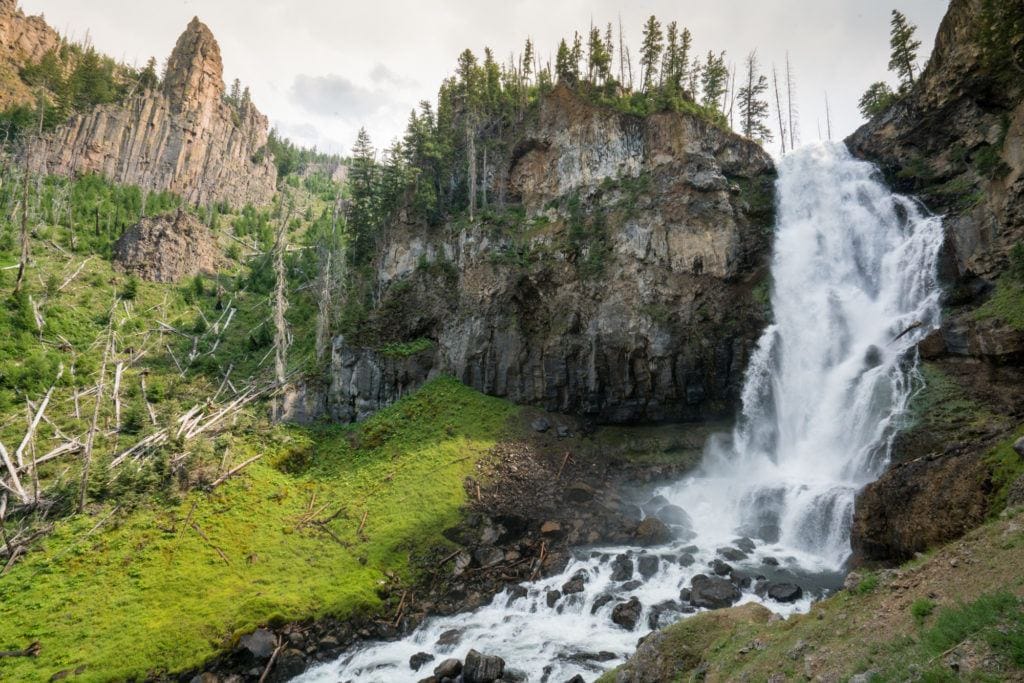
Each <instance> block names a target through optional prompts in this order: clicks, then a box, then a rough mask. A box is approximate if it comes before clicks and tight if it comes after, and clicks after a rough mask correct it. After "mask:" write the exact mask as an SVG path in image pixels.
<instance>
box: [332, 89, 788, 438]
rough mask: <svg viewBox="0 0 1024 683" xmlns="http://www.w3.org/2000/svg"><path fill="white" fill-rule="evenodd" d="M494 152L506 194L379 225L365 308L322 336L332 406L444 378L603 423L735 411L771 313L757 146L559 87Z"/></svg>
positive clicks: (766, 173) (769, 168)
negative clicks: (466, 207) (351, 329)
mask: <svg viewBox="0 0 1024 683" xmlns="http://www.w3.org/2000/svg"><path fill="white" fill-rule="evenodd" d="M507 149H508V150H510V153H508V154H506V155H504V156H503V157H502V158H500V159H499V160H498V161H497V162H494V164H493V167H492V168H493V175H492V176H490V177H491V178H492V181H491V182H492V187H491V192H492V195H493V196H502V197H505V198H506V199H507V200H508V201H509V202H512V205H510V206H506V207H505V209H504V210H499V211H496V212H488V211H485V212H483V216H484V217H483V218H482V219H481V220H477V221H474V222H469V221H465V220H463V221H461V222H455V223H451V224H449V225H447V226H444V227H442V228H439V229H433V228H429V227H425V226H421V225H410V224H403V223H401V222H399V223H396V224H394V225H392V226H391V227H390V228H389V229H388V230H387V231H386V234H384V235H383V236H382V239H381V240H380V248H379V252H378V254H377V256H376V259H375V262H374V266H373V274H372V277H373V278H374V281H375V286H376V290H377V293H378V298H377V301H378V303H377V305H376V306H375V307H374V308H373V310H372V311H371V313H370V315H369V318H368V320H367V322H366V324H365V325H364V327H363V331H362V332H361V334H360V335H359V338H352V339H346V338H344V337H343V338H339V339H337V340H336V341H335V344H334V353H333V360H332V366H331V373H330V391H329V397H328V405H329V410H330V412H331V413H332V415H333V417H335V418H336V419H340V420H346V421H347V420H354V419H362V418H363V417H366V416H367V415H368V414H370V413H371V412H373V411H374V410H376V409H378V408H380V407H381V406H383V405H386V404H388V403H391V402H393V401H394V400H395V399H396V398H398V397H399V396H401V395H402V394H404V393H406V392H408V391H409V390H411V389H413V388H415V387H416V386H419V385H420V384H421V383H422V382H423V381H424V380H425V379H426V378H428V377H430V376H433V375H436V374H439V373H448V374H452V375H454V376H455V377H457V378H459V379H461V380H462V381H463V382H464V383H465V384H467V385H469V386H471V387H473V388H475V389H477V390H479V391H482V392H484V393H487V394H491V395H495V396H501V397H506V398H509V399H511V400H513V401H516V402H518V403H523V404H532V405H536V406H541V407H544V408H546V409H548V410H555V411H560V412H569V413H575V414H580V415H584V416H588V417H591V418H593V419H596V420H599V421H605V422H635V421H662V420H676V421H679V420H703V419H709V418H717V417H722V416H727V415H731V411H732V409H733V407H734V406H735V404H736V402H737V398H738V395H739V390H740V386H741V384H742V378H743V372H744V369H745V367H746V361H747V357H748V355H749V351H750V349H751V348H752V346H753V343H754V342H755V341H756V338H757V336H758V334H759V333H760V331H761V329H762V328H763V327H764V325H765V323H766V320H767V310H766V304H765V301H766V297H765V296H764V294H765V291H766V290H765V289H764V288H763V287H761V288H759V285H761V284H763V278H764V269H763V268H762V264H763V262H764V261H765V257H766V255H767V253H768V250H769V242H770V234H771V222H772V218H771V212H772V211H771V202H772V180H773V177H774V168H773V165H772V162H771V160H770V158H769V157H768V155H767V154H765V153H764V152H763V151H762V150H761V148H760V147H758V146H757V145H756V144H754V143H751V142H749V141H745V140H742V139H741V138H739V137H738V136H736V135H734V134H732V133H729V132H726V131H723V130H721V129H720V128H718V127H716V126H715V125H713V124H711V123H708V122H706V121H704V120H702V119H701V118H698V117H696V116H691V115H688V114H675V113H673V114H668V113H666V114H657V115H652V116H648V117H644V118H640V117H635V116H630V115H625V114H622V113H619V112H616V111H614V110H611V109H607V108H603V107H599V106H596V105H594V104H592V103H589V102H587V101H585V100H584V99H582V98H581V97H579V96H577V95H576V94H575V93H573V92H572V91H571V90H569V89H567V88H565V87H559V88H557V89H556V90H555V91H554V92H553V93H551V94H549V95H547V96H545V98H544V99H543V100H542V102H541V103H540V105H539V109H538V111H537V112H536V114H535V116H533V117H531V118H530V119H529V120H528V121H527V122H526V123H524V124H523V125H522V126H521V127H520V128H519V129H518V130H517V131H516V133H515V135H514V139H513V140H511V141H510V144H509V145H508V147H507Z"/></svg>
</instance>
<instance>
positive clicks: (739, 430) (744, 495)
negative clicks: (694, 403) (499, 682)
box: [299, 143, 943, 683]
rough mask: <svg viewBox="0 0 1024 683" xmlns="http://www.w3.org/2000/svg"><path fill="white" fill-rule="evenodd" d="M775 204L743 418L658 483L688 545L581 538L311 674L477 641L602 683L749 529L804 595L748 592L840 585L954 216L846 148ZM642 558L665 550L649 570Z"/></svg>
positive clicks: (348, 670) (899, 405)
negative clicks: (621, 622)
mask: <svg viewBox="0 0 1024 683" xmlns="http://www.w3.org/2000/svg"><path fill="white" fill-rule="evenodd" d="M776 207H777V219H776V228H775V230H776V232H775V246H774V255H773V260H772V266H771V273H772V279H773V283H772V296H771V303H772V310H773V316H774V322H773V323H772V325H771V326H770V327H769V328H768V329H767V330H765V332H764V334H763V335H762V337H761V339H760V341H759V342H758V345H757V348H756V349H755V351H754V353H753V354H752V358H751V361H750V365H749V368H748V371H747V377H746V382H745V386H744V391H743V409H742V413H741V415H740V418H739V420H738V423H737V427H736V429H735V430H734V432H733V434H731V435H723V436H720V437H716V438H714V439H712V440H711V441H710V442H709V444H708V446H707V449H706V454H705V458H704V462H703V464H702V466H701V467H700V468H699V470H698V471H697V472H696V473H694V474H693V475H690V476H688V477H686V478H684V479H683V480H681V481H679V482H677V483H675V484H672V485H669V486H665V487H662V488H660V489H657V490H655V491H652V492H649V494H648V495H649V496H651V497H652V498H655V499H657V500H659V501H661V503H660V504H665V503H666V502H667V503H670V504H674V505H677V506H679V507H681V508H683V510H685V511H686V513H687V514H688V516H689V518H690V520H691V523H690V524H689V525H688V527H689V528H686V529H680V530H679V538H678V539H677V540H676V541H674V542H673V543H670V544H667V545H665V546H661V547H657V548H648V549H640V548H633V547H602V548H588V549H580V550H577V551H576V554H575V559H574V560H573V561H571V562H570V564H569V566H568V567H567V568H566V569H565V571H564V572H563V573H561V574H559V575H557V576H552V577H548V578H546V579H543V580H541V581H537V582H534V583H530V584H523V586H522V588H525V589H526V592H527V594H526V595H525V596H519V597H516V595H515V594H514V593H513V591H512V590H509V591H505V592H503V593H501V594H499V595H498V596H496V597H495V598H494V600H493V601H492V602H491V603H490V604H489V605H487V606H485V607H482V608H480V609H478V610H476V611H474V612H471V613H467V614H460V615H455V616H451V617H443V618H442V617H438V618H432V619H429V620H427V621H426V622H425V623H424V624H423V625H421V626H420V627H419V628H418V629H417V630H416V631H415V632H413V633H412V634H411V635H409V636H408V637H406V638H405V639H403V640H400V641H395V642H388V643H375V644H368V645H366V646H363V647H361V648H360V649H357V650H355V651H352V652H349V653H347V654H345V655H344V656H342V657H341V658H340V659H339V660H337V661H335V662H332V663H329V664H325V665H323V666H320V667H317V668H315V669H313V670H311V671H309V672H307V673H306V674H304V675H303V676H301V677H300V678H299V680H301V681H304V682H307V683H326V682H328V681H330V682H332V683H333V682H335V681H349V680H352V681H389V682H391V681H418V680H420V679H421V678H423V677H425V676H428V675H430V672H431V671H432V670H433V667H434V666H435V665H436V664H438V663H439V662H440V661H441V660H443V659H445V658H447V657H458V658H460V659H461V658H464V657H465V655H466V652H467V651H468V650H469V649H470V648H473V649H476V650H478V651H480V652H483V653H486V654H490V655H499V656H501V657H502V658H503V659H504V660H505V661H506V662H507V665H508V666H509V667H511V668H514V669H517V670H519V671H520V672H522V673H523V674H525V675H526V676H527V680H529V681H552V682H556V681H557V682H561V681H565V680H567V679H569V678H571V677H572V676H574V675H576V674H580V675H582V676H583V677H584V679H586V680H593V679H594V678H596V677H597V675H599V674H600V673H601V672H602V671H605V670H607V669H609V668H612V667H614V666H616V665H617V664H620V663H622V661H624V659H625V658H626V657H628V656H629V655H630V654H631V653H632V652H633V651H634V650H635V647H636V642H637V639H638V638H639V637H641V636H642V635H643V634H644V633H646V632H647V631H648V630H649V627H651V626H655V625H664V624H665V623H667V622H671V621H673V620H678V619H681V618H685V616H687V615H686V613H685V612H686V611H687V607H686V605H685V601H682V600H681V596H680V591H681V590H682V589H684V588H687V587H689V586H690V581H691V579H692V578H693V577H694V576H695V575H696V574H711V573H712V572H711V570H710V569H709V566H710V564H711V563H712V562H713V561H714V560H716V559H721V553H720V551H719V549H721V548H723V547H731V548H736V546H737V541H738V540H739V539H743V540H742V541H740V545H746V546H747V547H745V548H744V549H743V550H744V552H743V553H742V554H743V555H745V557H744V558H741V559H738V560H733V561H730V562H729V564H730V565H732V567H733V568H734V569H735V570H736V571H737V572H739V573H742V574H745V575H747V576H750V577H756V576H759V575H760V576H764V577H766V578H767V579H768V580H769V581H784V582H789V583H795V584H798V585H800V586H801V587H802V588H803V589H804V592H803V597H802V598H801V599H799V600H797V601H795V602H791V603H785V604H783V603H780V602H776V601H774V600H772V599H770V598H767V597H763V596H762V595H759V594H757V593H755V592H754V590H753V584H751V585H750V586H745V587H743V591H742V597H741V598H740V603H744V602H760V603H762V604H765V605H766V606H767V607H769V608H770V609H772V610H774V611H776V612H778V613H781V614H783V615H788V614H790V613H792V612H794V611H803V610H806V609H807V607H808V606H809V604H810V602H811V600H812V599H816V598H819V597H821V596H822V595H824V594H825V593H826V592H827V591H828V590H829V589H831V588H834V587H835V586H836V585H837V584H838V583H839V582H840V581H841V577H842V572H843V568H844V564H845V563H846V561H847V560H848V558H849V554H850V537H849V530H850V522H851V517H852V512H853V500H854V496H855V494H856V492H857V491H858V490H859V489H860V488H862V487H863V486H864V485H865V484H867V483H869V482H871V481H872V480H874V479H875V478H876V477H877V476H878V475H879V474H880V473H881V472H882V470H883V469H884V467H885V466H886V464H887V462H888V458H889V452H890V447H891V443H892V439H893V437H894V436H895V434H896V432H897V430H898V429H899V427H900V423H901V420H902V419H903V418H904V414H905V411H906V407H907V403H908V401H909V399H910V397H911V395H912V393H913V391H914V389H915V387H916V386H918V382H919V379H918V376H917V372H916V354H915V351H914V349H915V347H916V345H917V343H918V342H919V341H920V340H921V339H922V338H923V337H924V336H925V335H927V334H928V333H929V332H930V331H931V330H933V329H934V328H935V327H937V325H938V324H939V315H940V308H939V287H938V284H937V276H936V260H937V256H938V252H939V248H940V246H941V243H942V238H943V234H942V225H941V221H940V220H939V219H938V218H936V217H933V216H929V215H926V214H925V213H924V212H923V211H922V210H921V208H920V207H919V205H918V204H917V203H916V202H914V201H913V200H911V199H909V198H906V197H901V196H899V195H895V194H893V193H891V192H890V191H889V190H888V189H887V188H886V187H885V186H884V185H883V184H882V183H881V182H880V180H879V178H878V174H877V172H876V171H875V169H874V168H873V167H872V166H871V165H870V164H867V163H864V162H861V161H857V160H855V159H853V158H852V156H851V155H850V153H849V152H848V151H847V149H846V148H845V146H843V145H841V144H831V143H830V144H819V145H813V146H808V147H806V148H803V149H800V150H797V151H796V152H794V153H792V154H790V155H788V156H786V157H785V158H783V159H782V160H781V162H780V163H779V178H778V181H777V183H776ZM657 496H661V497H662V498H656V497H657ZM648 507H650V506H648ZM751 541H752V543H751ZM623 555H625V556H628V557H629V559H630V561H631V562H632V565H633V569H632V575H631V576H630V577H629V580H628V581H624V580H623V577H622V575H621V571H620V575H619V576H617V577H615V578H614V579H613V576H612V575H613V573H614V572H615V566H616V558H617V557H620V556H623ZM645 555H646V556H648V557H653V558H655V559H648V560H647V561H646V569H647V573H648V574H649V576H647V577H644V576H641V574H640V572H639V567H640V558H641V557H642V556H645ZM620 563H621V561H620ZM654 567H656V568H654ZM652 568H654V571H653V574H651V573H650V572H651V569H652ZM574 577H583V578H585V579H586V581H585V583H584V586H583V590H582V591H581V592H579V593H575V594H572V595H565V596H563V597H561V598H560V599H559V600H558V601H557V602H556V603H555V604H554V605H553V606H549V605H548V602H547V594H548V591H553V590H560V589H561V588H562V587H563V585H564V584H566V582H568V581H570V580H571V579H572V578H574ZM761 593H762V594H763V591H761ZM607 596H612V599H610V600H609V599H608V597H607ZM631 597H636V598H638V599H639V601H640V603H641V604H642V605H643V612H642V615H641V618H640V620H639V626H638V627H637V629H636V630H626V629H624V628H621V627H619V626H617V625H616V624H614V623H613V622H612V621H611V618H610V617H611V611H612V609H613V608H614V607H615V605H617V604H619V603H621V602H623V601H626V600H628V599H629V598H631ZM666 605H670V607H671V608H670V609H667V610H664V611H662V612H661V614H660V616H658V612H659V610H658V609H657V608H656V606H660V607H661V608H665V606H666ZM652 614H654V617H653V618H652ZM453 633H457V634H458V637H457V638H456V637H455V635H453ZM442 635H444V636H445V637H444V638H442ZM439 639H441V640H442V641H445V642H449V644H438V640H439ZM451 641H456V642H454V643H452V642H451ZM420 652H426V653H429V654H432V655H434V657H435V660H434V661H432V662H430V663H428V664H426V665H425V666H424V667H423V668H422V669H420V670H419V671H413V670H411V668H410V666H409V659H410V657H411V656H412V655H414V654H417V653H420Z"/></svg>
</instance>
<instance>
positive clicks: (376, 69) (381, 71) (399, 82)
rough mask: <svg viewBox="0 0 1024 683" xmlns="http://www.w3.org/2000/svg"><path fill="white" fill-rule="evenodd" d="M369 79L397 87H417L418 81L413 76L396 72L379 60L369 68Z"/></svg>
mask: <svg viewBox="0 0 1024 683" xmlns="http://www.w3.org/2000/svg"><path fill="white" fill-rule="evenodd" d="M370 79H371V80H372V81H373V82H374V83H377V84H379V85H384V86H393V87H397V88H416V87H419V81H417V80H416V79H415V78H408V77H406V76H402V75H400V74H396V73H395V72H394V71H392V70H391V69H389V68H388V67H386V66H384V65H383V64H381V63H380V62H377V63H376V64H374V66H373V69H371V70H370Z"/></svg>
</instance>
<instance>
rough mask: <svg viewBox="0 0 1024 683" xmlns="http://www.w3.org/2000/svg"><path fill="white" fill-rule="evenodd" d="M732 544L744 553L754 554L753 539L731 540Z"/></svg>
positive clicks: (745, 537)
mask: <svg viewBox="0 0 1024 683" xmlns="http://www.w3.org/2000/svg"><path fill="white" fill-rule="evenodd" d="M732 544H733V545H734V546H736V547H737V548H739V549H740V550H742V551H743V552H745V553H752V552H754V549H755V548H756V547H757V545H756V544H755V543H754V541H753V539H751V538H748V537H747V536H744V537H742V538H736V539H733V542H732Z"/></svg>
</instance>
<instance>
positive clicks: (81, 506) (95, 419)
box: [78, 307, 114, 512]
mask: <svg viewBox="0 0 1024 683" xmlns="http://www.w3.org/2000/svg"><path fill="white" fill-rule="evenodd" d="M113 323H114V311H113V307H112V308H111V312H110V321H109V322H108V323H107V343H106V346H105V347H104V348H103V362H102V363H100V380H99V382H97V384H96V401H95V403H93V409H92V423H91V424H90V425H89V435H88V436H87V437H86V439H85V448H84V449H83V450H82V483H81V486H80V487H79V490H78V511H79V512H82V511H83V510H85V502H86V498H87V496H88V493H89V467H90V465H92V448H93V445H94V444H95V443H96V427H97V425H98V424H99V421H100V404H101V403H102V402H103V382H104V380H105V379H106V376H107V362H108V361H109V360H110V347H111V346H112V345H113V343H114V339H113V337H114V325H113Z"/></svg>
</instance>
